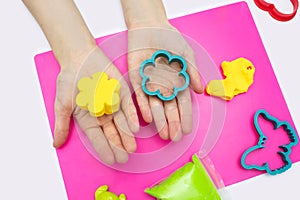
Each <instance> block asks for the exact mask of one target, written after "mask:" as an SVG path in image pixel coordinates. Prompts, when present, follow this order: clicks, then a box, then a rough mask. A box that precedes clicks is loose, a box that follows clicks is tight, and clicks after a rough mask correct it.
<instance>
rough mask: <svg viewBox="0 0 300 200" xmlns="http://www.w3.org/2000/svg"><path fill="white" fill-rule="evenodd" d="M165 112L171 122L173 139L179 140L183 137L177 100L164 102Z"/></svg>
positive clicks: (170, 130)
mask: <svg viewBox="0 0 300 200" xmlns="http://www.w3.org/2000/svg"><path fill="white" fill-rule="evenodd" d="M164 106H165V114H166V117H167V120H168V124H169V134H170V138H171V140H172V141H174V142H175V141H179V140H180V139H181V137H182V132H181V126H180V119H179V112H178V108H177V103H176V100H172V101H166V102H164Z"/></svg>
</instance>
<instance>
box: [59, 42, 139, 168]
mask: <svg viewBox="0 0 300 200" xmlns="http://www.w3.org/2000/svg"><path fill="white" fill-rule="evenodd" d="M64 63H68V64H67V65H64V66H61V72H60V73H59V76H58V78H57V89H56V101H55V130H54V142H53V145H54V147H56V148H58V147H61V146H62V145H63V144H64V143H65V142H66V140H67V137H68V135H69V126H70V118H71V115H72V114H73V116H74V118H75V120H76V121H77V123H78V125H79V126H80V128H81V129H82V131H83V132H84V133H85V134H86V135H87V137H88V138H89V140H90V142H91V144H92V145H93V147H94V149H95V151H96V152H97V153H98V155H99V157H100V159H101V160H102V161H103V162H105V163H107V164H110V165H111V164H113V163H114V162H115V161H116V162H118V163H125V162H127V160H128V153H133V152H134V151H135V150H136V142H135V139H134V136H133V133H134V132H137V131H138V130H139V121H138V116H137V112H136V108H135V105H134V103H133V101H132V98H131V92H130V89H129V87H128V85H127V83H126V81H125V80H124V78H123V77H122V75H121V73H120V72H119V70H118V69H117V68H116V67H115V66H114V65H113V64H112V62H111V61H110V60H109V59H108V58H107V57H106V56H105V55H104V53H103V52H102V51H101V50H100V49H99V48H98V47H97V46H96V45H95V46H94V47H93V48H91V49H90V50H89V51H86V52H84V53H81V54H80V56H79V57H76V58H73V59H70V60H69V62H64ZM99 71H101V72H105V73H107V74H108V76H109V77H110V78H115V79H117V80H119V81H120V85H121V92H120V101H121V102H120V110H119V111H118V112H116V113H114V114H112V115H103V116H101V117H98V118H96V117H92V116H91V115H90V114H89V111H86V110H82V109H81V108H79V107H78V106H77V105H76V104H75V98H76V95H77V93H78V89H77V82H78V80H79V79H80V78H82V77H84V76H89V77H91V76H92V74H93V73H95V72H99Z"/></svg>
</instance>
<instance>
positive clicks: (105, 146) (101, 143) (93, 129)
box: [74, 110, 115, 165]
mask: <svg viewBox="0 0 300 200" xmlns="http://www.w3.org/2000/svg"><path fill="white" fill-rule="evenodd" d="M74 117H75V119H76V121H77V123H78V125H79V126H80V128H81V129H82V131H83V132H84V133H85V134H86V136H87V137H88V139H89V141H90V142H91V144H92V146H93V148H94V149H95V151H96V152H97V154H98V155H99V157H100V159H101V160H102V161H103V162H104V163H106V164H109V165H112V164H114V162H115V158H114V152H113V151H112V149H111V147H110V145H109V143H108V141H107V139H106V137H105V136H104V134H103V131H102V129H101V128H100V127H99V125H98V121H97V118H95V117H92V116H91V115H90V114H89V112H87V111H83V110H80V111H78V112H76V115H74Z"/></svg>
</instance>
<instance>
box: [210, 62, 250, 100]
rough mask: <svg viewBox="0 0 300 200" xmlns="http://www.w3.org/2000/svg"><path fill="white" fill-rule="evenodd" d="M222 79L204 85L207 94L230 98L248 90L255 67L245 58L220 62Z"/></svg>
mask: <svg viewBox="0 0 300 200" xmlns="http://www.w3.org/2000/svg"><path fill="white" fill-rule="evenodd" d="M221 67H222V70H223V74H224V76H225V79H224V80H212V81H210V82H209V83H208V85H207V87H206V92H207V93H208V94H209V95H212V96H217V97H220V98H222V99H225V100H231V99H232V98H233V97H234V96H235V95H238V94H240V93H244V92H247V91H248V88H249V87H250V86H251V85H252V83H253V76H254V72H255V67H254V66H253V64H252V63H251V62H250V61H249V60H247V59H246V58H238V59H236V60H233V61H231V62H227V61H224V62H222V64H221Z"/></svg>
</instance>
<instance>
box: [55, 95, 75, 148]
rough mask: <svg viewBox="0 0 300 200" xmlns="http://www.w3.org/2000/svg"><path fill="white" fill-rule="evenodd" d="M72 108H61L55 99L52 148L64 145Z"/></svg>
mask: <svg viewBox="0 0 300 200" xmlns="http://www.w3.org/2000/svg"><path fill="white" fill-rule="evenodd" d="M71 114H72V108H71V106H70V107H65V106H62V105H61V103H59V101H58V100H57V99H56V102H55V128H54V141H53V146H54V147H55V148H59V147H61V146H62V145H64V144H65V142H66V141H67V138H68V135H69V129H70V119H71Z"/></svg>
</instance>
